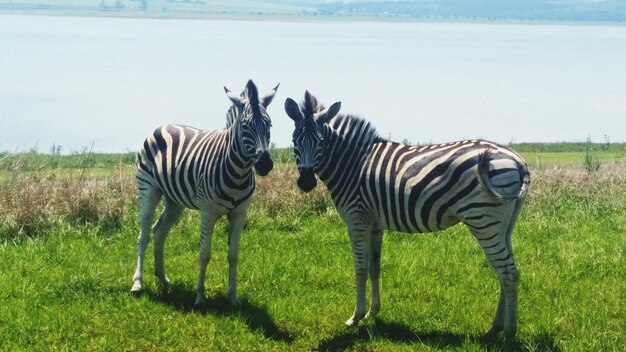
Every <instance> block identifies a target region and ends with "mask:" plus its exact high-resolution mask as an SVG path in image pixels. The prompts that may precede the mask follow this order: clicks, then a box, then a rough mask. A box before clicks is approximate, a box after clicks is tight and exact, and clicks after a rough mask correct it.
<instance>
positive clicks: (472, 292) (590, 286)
mask: <svg viewBox="0 0 626 352" xmlns="http://www.w3.org/2000/svg"><path fill="white" fill-rule="evenodd" d="M520 150H521V151H522V153H523V154H524V155H525V156H526V157H527V159H528V161H529V164H530V165H531V172H532V176H533V184H532V188H531V193H530V198H529V200H528V202H527V205H526V207H525V209H524V211H523V213H522V215H521V218H520V221H519V222H518V227H517V230H516V232H515V235H514V238H513V241H514V242H513V245H514V248H515V250H516V258H517V260H518V264H519V268H520V271H521V274H522V278H521V286H520V322H519V332H518V336H517V337H518V338H517V341H516V342H514V343H512V344H509V345H506V344H504V342H503V341H502V340H496V341H484V340H482V339H481V338H480V335H481V334H482V333H483V332H484V331H485V330H486V329H487V328H488V327H489V324H490V323H491V320H492V316H493V313H494V311H495V305H496V303H497V298H498V292H499V290H498V284H497V280H496V278H495V274H494V273H493V270H492V269H491V268H490V266H489V264H488V262H487V261H486V259H485V258H484V255H483V254H482V252H481V250H480V248H479V247H478V245H477V244H476V243H475V240H474V239H473V238H472V237H471V235H470V234H469V232H468V231H467V230H466V229H465V228H464V227H462V226H459V227H454V228H452V229H450V230H447V231H443V232H440V233H437V234H428V235H406V234H399V233H386V235H385V238H384V246H383V259H382V279H381V280H382V286H381V293H382V311H381V313H380V315H379V316H378V318H377V319H375V320H370V321H364V322H363V323H362V324H361V325H360V326H359V327H358V328H356V329H349V328H346V327H344V326H343V321H345V319H347V318H348V317H349V315H350V314H351V313H352V309H353V308H354V307H353V304H354V294H355V293H354V275H353V270H352V258H351V251H350V244H349V240H348V236H347V234H346V231H345V226H344V225H343V223H342V221H341V220H340V219H339V217H338V215H337V213H336V212H335V211H334V208H333V206H332V203H331V202H330V200H329V198H328V196H327V192H326V190H325V189H324V188H323V187H318V188H317V189H316V190H315V191H314V192H313V193H312V194H302V193H301V192H299V191H298V190H297V189H296V187H295V179H296V171H295V170H294V167H293V163H292V162H291V161H290V151H289V150H281V151H278V152H275V153H274V155H275V161H276V168H275V170H274V171H272V173H270V175H269V176H268V177H266V178H258V181H259V182H258V188H257V193H256V194H255V198H254V201H253V204H252V207H251V212H250V216H249V218H248V221H247V225H246V229H245V230H244V233H243V236H242V241H241V250H240V264H239V293H240V299H241V302H242V303H241V305H240V306H238V307H235V308H230V307H229V305H228V303H227V297H226V283H227V273H228V270H227V266H228V264H227V260H226V254H227V246H228V245H227V236H226V222H225V221H223V220H222V221H220V222H219V223H218V225H217V228H216V232H215V235H214V239H213V259H212V261H211V263H210V264H209V268H208V270H207V280H206V287H207V296H208V304H207V306H206V307H204V308H201V309H194V307H193V302H194V298H195V292H194V291H195V289H194V286H195V282H196V279H197V271H198V268H197V252H198V249H199V236H198V226H199V225H198V216H197V214H196V213H195V212H192V211H187V212H186V213H185V215H184V216H183V218H182V219H181V221H180V223H179V224H178V225H177V226H176V227H175V228H174V229H173V231H172V233H171V234H170V236H169V238H168V242H167V245H166V252H167V253H166V255H165V260H166V269H167V270H168V276H169V277H170V279H171V280H172V286H171V287H170V288H169V289H168V290H163V289H161V288H159V287H158V286H157V284H156V280H155V279H154V278H153V277H152V275H150V274H151V271H152V268H153V261H152V258H151V256H150V255H148V256H147V257H146V258H147V259H146V276H145V284H146V286H147V288H146V292H145V293H144V294H143V295H142V296H140V297H135V296H133V295H131V294H130V293H129V292H128V291H129V289H130V286H131V279H132V274H133V271H134V265H135V260H136V249H135V248H136V247H135V241H136V237H137V234H138V214H137V213H138V211H137V210H138V209H137V204H136V203H137V197H136V193H135V188H134V183H133V171H132V169H133V167H132V159H133V156H132V154H124V155H121V154H120V155H100V154H96V155H90V156H88V155H73V156H41V155H34V154H22V155H0V258H1V259H2V260H1V261H0V350H4V351H16V350H89V351H99V350H106V351H109V350H115V351H117V350H122V351H180V350H205V351H206V350H211V351H213V350H235V351H237V350H240V351H249V350H280V351H283V350H293V351H300V350H341V349H348V350H367V351H369V350H375V351H379V350H382V351H402V350H406V351H415V350H418V351H429V350H460V351H483V350H495V351H497V350H517V351H619V350H622V349H623V347H624V346H626V336H625V334H624V330H625V329H626V311H625V309H624V302H626V281H625V280H624V272H626V259H625V257H624V250H625V249H626V165H625V163H624V162H623V160H624V152H623V151H620V150H617V151H615V152H614V153H615V158H613V161H609V160H610V159H603V157H602V155H600V159H601V160H602V164H601V167H600V169H599V170H598V171H596V172H588V171H586V170H585V168H584V164H583V154H584V152H581V151H571V149H570V151H563V153H564V152H567V154H559V152H552V153H555V154H546V152H542V151H537V150H529V149H528V150H525V149H524V148H520ZM606 152H607V153H613V152H612V151H609V150H607V151H606ZM533 153H534V154H533ZM598 153H600V152H598ZM529 155H535V156H536V157H537V158H538V160H540V162H539V163H537V164H536V165H533V162H532V160H531V158H529V157H528V156H529ZM559 155H560V156H561V158H559ZM544 158H545V159H544ZM547 160H549V162H548V161H547ZM81 175H82V176H81ZM150 248H152V247H150ZM150 250H151V249H149V251H150Z"/></svg>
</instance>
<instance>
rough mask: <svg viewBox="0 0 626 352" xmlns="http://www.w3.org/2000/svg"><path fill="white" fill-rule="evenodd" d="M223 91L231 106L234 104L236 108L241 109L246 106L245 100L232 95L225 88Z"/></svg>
mask: <svg viewBox="0 0 626 352" xmlns="http://www.w3.org/2000/svg"><path fill="white" fill-rule="evenodd" d="M224 91H225V92H226V95H227V96H228V99H230V101H232V102H233V104H235V106H236V107H237V108H239V109H242V108H243V106H244V105H245V104H246V98H244V97H240V96H238V95H237V94H234V93H233V92H231V91H230V90H229V89H228V88H226V87H224Z"/></svg>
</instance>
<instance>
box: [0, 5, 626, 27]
mask: <svg viewBox="0 0 626 352" xmlns="http://www.w3.org/2000/svg"><path fill="white" fill-rule="evenodd" d="M518 2H519V3H518V4H514V3H515V1H511V2H510V4H508V5H512V4H513V5H514V6H512V8H506V6H505V5H499V4H497V3H493V4H492V3H490V2H489V1H488V0H476V1H472V2H463V1H461V0H458V1H446V2H442V3H437V2H436V1H435V2H424V1H335V2H332V1H330V2H329V1H303V0H273V1H271V0H270V1H249V0H234V1H230V2H225V1H215V0H205V1H201V0H193V1H192V0H150V1H148V0H116V1H113V0H99V1H98V0H93V1H83V2H81V1H76V0H60V1H46V0H0V14H22V15H49V16H71V17H74V16H78V17H80V16H91V17H116V18H149V19H188V20H248V21H290V22H291V21H293V22H298V21H302V22H355V21H365V22H372V21H374V22H378V21H380V22H434V23H439V22H453V23H454V22H459V23H465V22H467V23H507V24H510V23H519V24H590V25H620V24H621V25H623V24H626V5H622V4H619V3H614V4H613V2H615V1H614V0H608V1H606V2H605V1H603V2H590V1H582V0H580V1H577V0H573V1H569V2H567V3H565V2H562V3H561V4H557V2H541V1H537V0H534V1H530V3H527V4H524V2H522V1H518ZM494 5H496V6H494ZM508 5H507V6H508Z"/></svg>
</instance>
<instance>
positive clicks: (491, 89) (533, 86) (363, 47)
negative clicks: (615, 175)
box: [0, 15, 626, 152]
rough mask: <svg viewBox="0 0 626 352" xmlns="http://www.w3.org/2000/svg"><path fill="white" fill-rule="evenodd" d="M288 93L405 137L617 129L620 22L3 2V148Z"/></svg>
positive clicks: (620, 124) (625, 82)
mask: <svg viewBox="0 0 626 352" xmlns="http://www.w3.org/2000/svg"><path fill="white" fill-rule="evenodd" d="M249 78H252V79H254V81H255V82H256V83H257V85H258V86H259V88H260V90H261V91H262V92H265V91H268V90H270V89H271V88H272V87H273V86H274V85H276V84H277V83H278V82H280V83H281V86H280V89H279V91H278V94H277V96H276V99H275V100H274V103H273V104H272V105H271V106H270V108H269V113H270V115H271V116H272V119H273V125H274V127H273V130H272V139H273V141H274V142H275V143H276V145H278V146H281V147H284V146H288V145H289V144H290V143H291V132H292V123H291V121H290V120H289V118H288V117H287V116H286V115H285V113H284V111H283V103H284V100H285V98H286V97H292V98H294V99H296V100H300V99H301V98H302V96H303V93H304V90H305V89H309V90H310V91H311V92H312V93H313V94H315V95H317V96H318V98H319V99H320V100H321V101H322V102H325V103H326V104H327V105H330V104H331V103H333V102H335V101H342V103H343V105H342V106H343V112H349V113H355V114H359V115H361V116H363V117H366V118H368V119H369V120H371V121H373V123H374V124H375V125H376V126H377V128H378V130H379V133H380V134H381V135H383V136H384V137H389V136H390V137H391V138H392V139H394V140H399V141H401V140H403V139H406V140H409V141H411V142H414V143H429V142H446V141H451V140H457V139H465V138H477V137H481V138H487V139H491V140H494V141H497V142H501V143H508V142H510V141H517V142H529V141H544V142H551V141H574V140H585V139H586V138H587V136H591V138H592V139H594V140H596V141H602V140H604V138H605V135H606V136H608V137H609V138H610V140H612V141H626V127H625V126H626V123H625V122H624V121H626V103H625V102H626V26H607V25H602V26H594V25H546V24H540V25H539V24H537V25H535V24H481V23H388V22H385V23H382V22H381V23H377V22H349V23H340V22H273V21H227V20H179V19H172V20H158V19H122V18H90V17H60V16H29V15H0V130H1V131H2V132H1V134H0V135H1V136H2V137H1V138H0V151H25V150H29V149H31V148H34V147H36V148H37V149H39V150H40V151H44V152H47V151H49V150H50V147H51V145H52V144H53V143H55V144H57V145H58V144H60V145H62V146H63V151H64V152H72V151H80V150H82V149H83V148H86V147H87V148H88V147H90V146H91V144H92V143H94V150H96V151H101V152H123V151H134V150H136V149H137V148H138V146H139V145H140V144H141V142H142V141H143V139H144V138H145V136H146V135H147V134H148V133H150V132H151V131H152V129H153V128H154V127H156V126H158V125H160V124H163V123H180V124H186V125H191V126H196V127H200V128H205V129H214V128H222V127H223V126H224V124H225V114H226V111H227V109H228V107H229V101H228V99H227V98H226V96H225V94H224V91H223V88H222V87H223V86H227V87H228V88H230V89H231V90H233V91H237V92H239V91H241V90H242V89H243V87H244V85H245V83H246V81H247V79H249Z"/></svg>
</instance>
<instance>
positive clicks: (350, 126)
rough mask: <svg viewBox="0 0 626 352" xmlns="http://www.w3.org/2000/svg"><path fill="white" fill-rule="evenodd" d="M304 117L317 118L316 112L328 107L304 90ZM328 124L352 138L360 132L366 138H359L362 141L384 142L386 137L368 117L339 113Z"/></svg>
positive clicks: (341, 133)
mask: <svg viewBox="0 0 626 352" xmlns="http://www.w3.org/2000/svg"><path fill="white" fill-rule="evenodd" d="M300 108H301V110H302V113H303V114H304V118H305V119H307V118H312V119H314V118H315V114H316V113H318V112H320V111H322V110H324V109H325V108H326V107H325V106H324V105H323V104H322V103H320V102H319V101H318V100H317V98H316V97H315V96H314V95H313V94H311V93H309V91H308V90H307V91H306V92H304V101H303V102H302V104H300ZM328 125H329V126H330V127H331V128H332V129H333V130H334V131H335V132H336V133H337V134H338V135H340V136H342V137H344V138H350V137H352V136H353V135H354V134H356V133H358V134H359V135H361V136H362V137H364V138H358V140H359V141H361V143H369V144H371V143H376V142H384V141H386V139H385V138H382V137H380V136H379V135H378V132H377V131H376V128H375V127H374V126H373V125H372V124H371V123H370V122H369V121H367V120H366V119H364V118H361V117H359V116H356V115H349V114H348V115H344V114H339V115H337V116H335V117H333V118H332V119H331V120H330V121H328Z"/></svg>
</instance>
